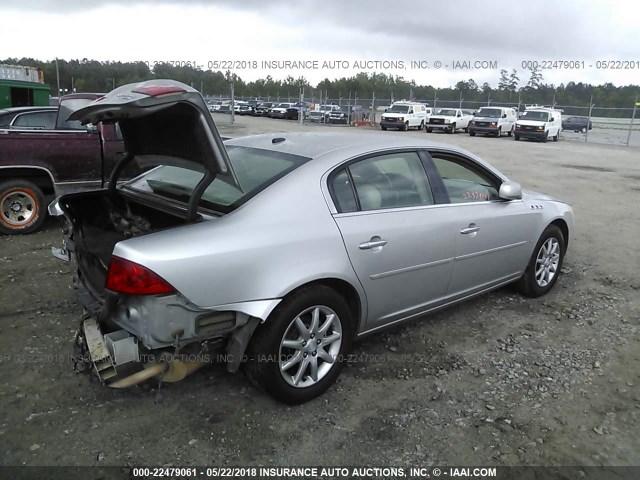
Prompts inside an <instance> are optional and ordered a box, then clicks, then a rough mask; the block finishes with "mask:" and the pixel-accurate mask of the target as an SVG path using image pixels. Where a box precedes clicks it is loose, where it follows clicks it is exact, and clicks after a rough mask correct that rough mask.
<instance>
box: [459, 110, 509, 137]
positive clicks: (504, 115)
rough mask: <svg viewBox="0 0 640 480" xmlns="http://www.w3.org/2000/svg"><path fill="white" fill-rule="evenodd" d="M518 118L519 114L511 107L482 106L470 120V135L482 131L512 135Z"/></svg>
mask: <svg viewBox="0 0 640 480" xmlns="http://www.w3.org/2000/svg"><path fill="white" fill-rule="evenodd" d="M517 119H518V115H517V113H516V111H515V109H514V108H511V107H488V106H487V107H480V110H478V111H477V112H476V114H475V116H474V117H473V119H472V120H471V121H470V122H469V135H470V136H472V137H473V136H475V134H476V133H480V134H485V135H495V136H496V137H499V136H500V135H502V134H503V133H506V134H507V135H508V136H511V135H512V134H513V131H514V130H515V127H516V120H517Z"/></svg>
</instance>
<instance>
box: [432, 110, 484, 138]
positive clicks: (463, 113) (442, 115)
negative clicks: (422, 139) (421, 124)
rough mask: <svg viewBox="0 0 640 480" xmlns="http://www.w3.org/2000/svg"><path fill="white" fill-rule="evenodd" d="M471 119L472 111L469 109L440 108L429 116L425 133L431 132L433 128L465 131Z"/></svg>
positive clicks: (454, 131) (451, 131) (452, 131)
mask: <svg viewBox="0 0 640 480" xmlns="http://www.w3.org/2000/svg"><path fill="white" fill-rule="evenodd" d="M471 119H473V112H471V111H467V110H462V109H460V108H441V109H439V110H437V111H436V113H435V114H434V115H431V117H430V118H429V123H427V133H431V132H432V131H434V130H443V131H445V132H449V133H456V130H460V129H463V130H464V131H465V132H466V131H467V129H468V127H469V122H470V121H471Z"/></svg>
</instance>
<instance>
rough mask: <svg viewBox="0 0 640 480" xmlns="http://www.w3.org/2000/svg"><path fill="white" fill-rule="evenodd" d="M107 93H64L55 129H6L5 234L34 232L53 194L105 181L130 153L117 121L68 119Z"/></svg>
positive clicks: (2, 160)
mask: <svg viewBox="0 0 640 480" xmlns="http://www.w3.org/2000/svg"><path fill="white" fill-rule="evenodd" d="M101 96H102V94H91V93H75V94H72V95H67V96H65V97H62V98H61V100H60V106H59V109H58V116H57V119H56V124H55V128H53V129H51V128H50V126H49V128H46V127H43V128H37V127H24V128H20V127H18V128H16V127H15V126H13V127H11V128H8V129H1V128H0V233H4V234H9V235H11V234H20V233H31V232H34V231H36V230H38V229H39V228H40V227H41V226H42V223H43V222H44V219H45V218H46V215H47V208H46V206H47V200H48V199H51V198H53V197H54V196H55V197H57V196H60V195H62V194H65V193H69V192H73V191H78V190H83V189H90V188H101V187H103V186H105V184H106V183H107V181H108V178H109V174H110V172H111V170H112V169H113V167H114V166H115V164H116V163H117V161H118V160H119V159H120V158H121V157H122V156H123V155H124V151H123V150H124V143H123V141H122V137H121V135H120V131H119V129H118V126H117V124H102V123H101V124H99V125H98V126H91V125H90V126H83V125H81V124H80V122H77V121H68V120H67V119H68V118H69V115H71V113H72V112H73V111H75V110H77V109H78V108H81V107H84V106H85V105H87V104H89V103H91V102H93V101H94V100H96V99H97V98H100V97H101Z"/></svg>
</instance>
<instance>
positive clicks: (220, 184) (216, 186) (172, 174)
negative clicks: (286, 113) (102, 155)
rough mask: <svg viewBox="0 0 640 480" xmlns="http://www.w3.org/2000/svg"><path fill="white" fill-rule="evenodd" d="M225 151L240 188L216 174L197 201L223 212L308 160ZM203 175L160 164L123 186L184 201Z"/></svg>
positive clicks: (235, 149) (234, 149) (242, 149)
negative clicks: (199, 200) (200, 198)
mask: <svg viewBox="0 0 640 480" xmlns="http://www.w3.org/2000/svg"><path fill="white" fill-rule="evenodd" d="M227 152H228V154H229V160H230V161H231V165H232V166H233V170H234V172H235V174H236V176H237V178H238V182H239V183H240V185H241V186H242V191H241V190H239V189H238V188H237V187H236V186H235V185H234V184H233V179H231V178H230V177H228V176H226V175H218V176H217V177H216V178H215V180H214V181H213V182H211V185H209V187H207V189H206V190H205V191H204V193H203V194H202V200H201V202H200V205H201V206H203V207H205V208H210V209H213V210H216V211H221V212H224V213H227V212H230V211H232V210H233V209H235V208H236V207H238V206H240V205H241V204H242V203H244V202H246V201H247V200H248V199H250V198H251V197H253V196H254V195H256V194H257V193H258V192H260V191H261V190H263V189H265V188H266V187H268V186H269V185H271V184H272V183H274V182H275V181H276V180H278V179H279V178H281V177H283V176H285V175H286V174H287V173H289V172H291V171H292V170H295V169H296V168H298V167H299V166H300V165H302V164H304V163H306V162H307V161H308V160H309V159H308V158H306V157H299V156H297V155H289V154H285V153H281V152H273V151H269V150H262V149H257V148H247V147H238V146H233V145H228V146H227ZM203 176H204V174H203V172H198V171H194V170H190V169H187V168H183V167H174V166H167V165H163V166H160V167H158V168H155V169H153V170H151V171H149V172H148V173H146V174H144V175H142V176H140V177H138V178H136V179H134V180H132V181H131V182H129V183H128V184H127V185H126V188H131V189H133V190H137V191H140V192H145V193H154V194H156V195H161V196H163V197H167V198H171V199H175V200H181V201H184V202H187V201H188V200H189V196H190V195H191V192H192V191H193V189H194V188H195V186H196V185H197V184H198V182H199V181H200V180H201V179H202V177H203Z"/></svg>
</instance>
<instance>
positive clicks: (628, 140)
mask: <svg viewBox="0 0 640 480" xmlns="http://www.w3.org/2000/svg"><path fill="white" fill-rule="evenodd" d="M638 107H640V103H639V102H638V96H637V95H636V103H635V104H634V105H633V112H632V113H631V122H630V123H629V134H628V135H627V147H628V146H629V142H630V141H631V129H632V128H633V122H634V120H635V119H636V110H637V109H638ZM587 131H589V125H587Z"/></svg>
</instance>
